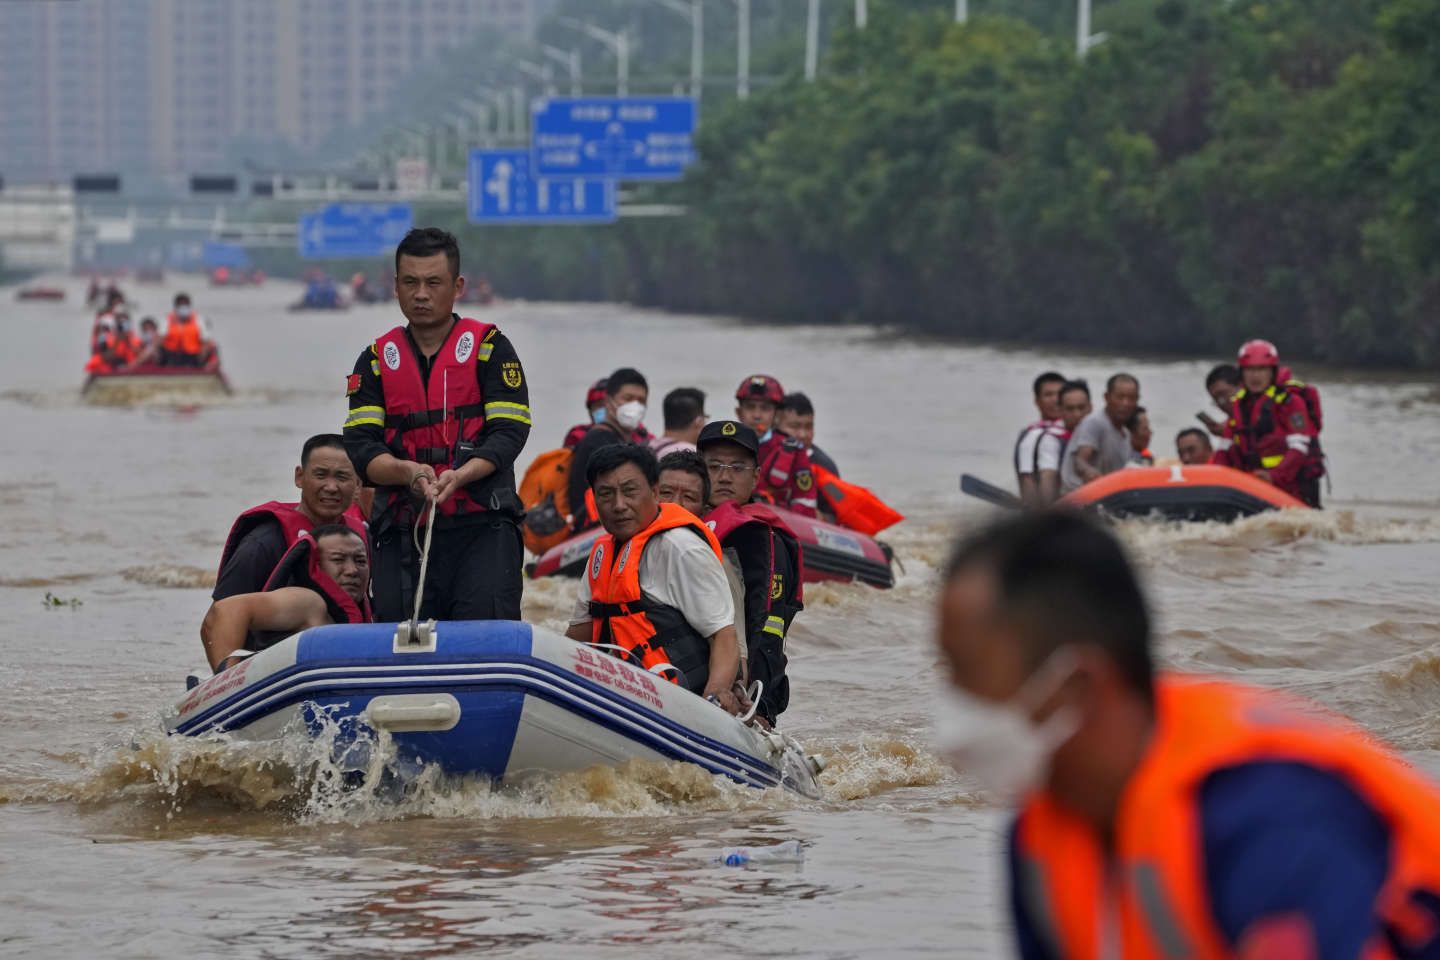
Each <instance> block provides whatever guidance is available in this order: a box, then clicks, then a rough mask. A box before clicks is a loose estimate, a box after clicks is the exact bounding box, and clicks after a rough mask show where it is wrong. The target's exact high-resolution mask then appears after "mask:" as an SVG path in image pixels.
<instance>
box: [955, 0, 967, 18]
mask: <svg viewBox="0 0 1440 960" xmlns="http://www.w3.org/2000/svg"><path fill="white" fill-rule="evenodd" d="M969 19H970V3H969V0H955V22H956V23H964V22H965V21H967V20H969Z"/></svg>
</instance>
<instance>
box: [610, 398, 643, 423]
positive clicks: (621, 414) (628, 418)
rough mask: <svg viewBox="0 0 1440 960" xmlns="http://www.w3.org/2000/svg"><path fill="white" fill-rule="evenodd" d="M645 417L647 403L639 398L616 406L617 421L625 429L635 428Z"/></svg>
mask: <svg viewBox="0 0 1440 960" xmlns="http://www.w3.org/2000/svg"><path fill="white" fill-rule="evenodd" d="M644 419H645V404H643V403H641V402H640V401H639V400H631V401H630V402H629V403H622V404H620V406H618V407H616V408H615V422H616V423H618V424H619V425H620V427H621V428H622V429H624V430H634V429H635V428H636V427H638V426H640V422H641V421H642V420H644Z"/></svg>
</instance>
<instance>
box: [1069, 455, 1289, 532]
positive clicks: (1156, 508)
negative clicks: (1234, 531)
mask: <svg viewBox="0 0 1440 960" xmlns="http://www.w3.org/2000/svg"><path fill="white" fill-rule="evenodd" d="M1060 502H1061V503H1064V504H1069V505H1070V506H1075V507H1094V508H1095V509H1097V510H1101V511H1103V512H1104V513H1107V514H1109V515H1110V516H1113V517H1144V516H1158V517H1162V518H1164V519H1166V520H1221V521H1226V522H1228V521H1230V520H1234V519H1236V518H1237V517H1248V516H1252V515H1254V514H1257V513H1261V512H1263V511H1265V510H1283V509H1286V508H1288V507H1300V508H1303V509H1307V510H1308V509H1309V508H1308V507H1306V506H1305V504H1304V503H1302V502H1301V501H1299V500H1297V499H1295V498H1294V497H1292V496H1290V495H1289V494H1288V493H1285V492H1284V491H1283V490H1279V489H1276V488H1275V487H1273V486H1271V485H1270V484H1268V483H1266V482H1265V481H1263V480H1257V479H1256V478H1255V477H1252V476H1251V475H1250V474H1248V473H1244V472H1242V471H1240V470H1233V469H1231V468H1230V467H1216V466H1200V467H1185V466H1178V465H1177V466H1173V467H1132V468H1128V469H1125V470H1117V471H1116V472H1114V473H1110V474H1106V475H1105V476H1103V477H1101V478H1100V479H1099V480H1094V481H1092V482H1090V483H1087V484H1085V486H1083V487H1081V488H1080V489H1078V490H1073V491H1071V492H1070V493H1068V494H1066V495H1065V496H1064V497H1062V498H1060Z"/></svg>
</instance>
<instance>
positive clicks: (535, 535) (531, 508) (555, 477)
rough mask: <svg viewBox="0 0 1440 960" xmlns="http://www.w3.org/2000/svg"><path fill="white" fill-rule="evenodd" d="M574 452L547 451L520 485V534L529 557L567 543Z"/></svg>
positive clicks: (566, 450) (562, 449) (568, 450)
mask: <svg viewBox="0 0 1440 960" xmlns="http://www.w3.org/2000/svg"><path fill="white" fill-rule="evenodd" d="M574 459H575V451H574V450H572V449H571V448H569V447H561V448H560V449H558V450H547V451H546V452H545V453H542V454H540V456H538V457H536V458H535V459H534V461H533V462H532V463H531V464H530V466H529V468H528V469H527V470H526V471H525V476H524V478H523V479H522V480H521V481H520V490H519V493H520V504H521V506H523V507H524V508H525V520H524V522H522V523H521V525H520V532H521V533H522V534H523V535H524V537H525V546H526V548H527V549H529V551H530V552H531V553H534V554H537V555H538V554H542V553H544V552H545V551H546V550H549V549H550V548H551V547H554V546H558V545H559V544H561V543H564V542H565V541H566V540H568V539H570V535H571V533H572V532H573V531H572V530H571V529H570V522H571V521H570V490H569V487H570V464H571V462H572V461H573V460H574Z"/></svg>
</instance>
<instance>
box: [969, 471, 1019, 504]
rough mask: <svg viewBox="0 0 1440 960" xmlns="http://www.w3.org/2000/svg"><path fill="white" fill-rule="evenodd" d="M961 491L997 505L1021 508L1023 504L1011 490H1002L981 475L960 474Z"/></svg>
mask: <svg viewBox="0 0 1440 960" xmlns="http://www.w3.org/2000/svg"><path fill="white" fill-rule="evenodd" d="M960 492H961V493H968V494H969V495H970V496H972V497H975V498H977V499H979V500H984V501H985V502H986V503H993V504H995V506H997V507H1009V508H1010V509H1012V510H1019V509H1020V507H1021V506H1023V504H1021V502H1020V498H1019V497H1017V496H1015V494H1013V493H1011V492H1010V491H1009V490H1001V489H1000V488H999V487H997V486H995V485H994V484H993V483H986V482H985V481H984V480H981V479H980V478H979V477H974V476H971V475H970V474H968V473H962V474H960Z"/></svg>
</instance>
